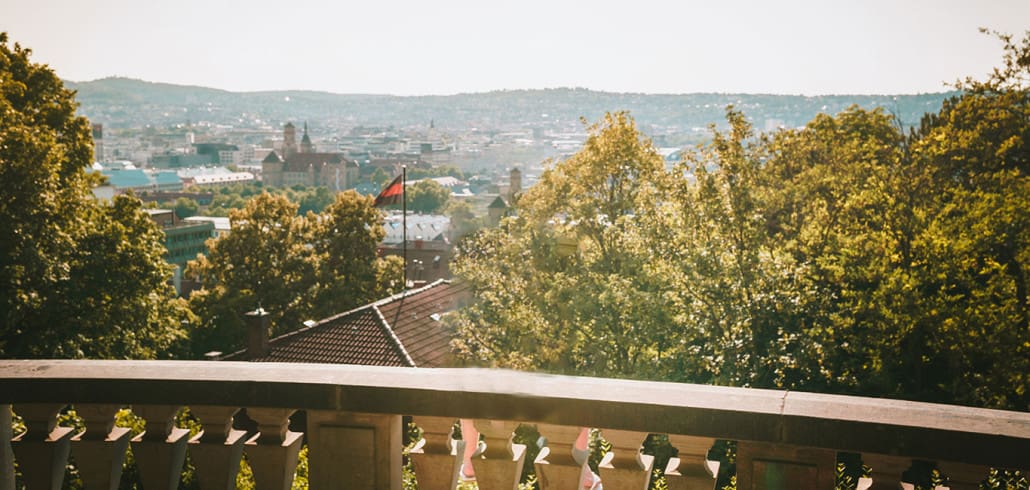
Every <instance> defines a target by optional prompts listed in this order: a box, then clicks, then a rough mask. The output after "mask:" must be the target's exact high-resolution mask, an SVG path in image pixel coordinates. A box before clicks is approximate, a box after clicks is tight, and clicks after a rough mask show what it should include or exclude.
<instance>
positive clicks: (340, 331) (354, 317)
mask: <svg viewBox="0 0 1030 490" xmlns="http://www.w3.org/2000/svg"><path fill="white" fill-rule="evenodd" d="M268 344H269V347H270V350H269V352H268V355H266V356H264V357H259V358H256V359H250V360H251V361H257V362H313V363H324V364H367V365H372V366H411V363H410V362H409V361H408V359H407V356H405V355H404V353H403V352H401V351H400V350H399V349H398V346H397V343H396V342H395V341H393V339H391V338H390V335H388V334H387V333H386V332H384V331H383V326H382V322H381V321H380V319H379V315H378V314H377V313H376V311H375V310H374V309H372V308H369V307H367V306H365V307H362V308H359V309H357V310H353V311H349V312H347V313H344V314H342V315H339V316H335V317H330V318H327V319H325V320H322V321H320V322H318V323H316V324H315V325H312V326H311V327H307V328H304V329H301V330H298V331H296V332H293V333H289V334H286V335H283V336H281V337H277V338H275V339H272V340H271V341H269V343H268ZM244 357H246V356H245V354H244V355H243V356H242V357H238V358H239V359H242V358H244ZM232 358H233V359H236V358H237V356H236V354H234V355H233V356H232Z"/></svg>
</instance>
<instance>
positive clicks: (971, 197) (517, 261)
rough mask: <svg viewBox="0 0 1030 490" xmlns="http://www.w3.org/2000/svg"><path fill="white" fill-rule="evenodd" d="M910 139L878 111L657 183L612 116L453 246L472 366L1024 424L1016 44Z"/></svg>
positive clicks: (1023, 198)
mask: <svg viewBox="0 0 1030 490" xmlns="http://www.w3.org/2000/svg"><path fill="white" fill-rule="evenodd" d="M999 37H1000V39H1001V40H1002V42H1003V43H1004V46H1005V53H1006V54H1005V57H1004V64H1003V66H1002V67H1000V68H998V69H997V70H995V72H994V73H993V75H992V76H991V77H989V78H988V79H987V80H986V81H982V82H981V81H975V80H965V81H962V82H960V83H959V86H958V88H960V89H961V90H962V91H961V92H960V93H959V95H957V96H955V97H954V98H952V99H950V100H948V101H947V102H946V103H945V104H944V106H943V107H942V109H941V110H940V111H939V112H938V113H936V114H930V115H927V117H926V118H924V120H923V122H922V124H921V125H920V127H918V128H915V129H914V130H913V131H912V132H911V133H910V134H907V135H906V134H904V133H903V132H902V131H901V130H900V128H899V126H900V125H899V124H898V122H897V121H896V120H895V119H894V118H893V117H892V116H890V115H887V114H885V113H884V112H883V111H881V110H872V111H869V110H864V109H861V108H858V107H852V108H850V109H847V110H845V111H843V112H841V113H839V114H837V115H836V116H818V117H816V118H815V119H813V120H812V121H811V122H809V123H808V124H807V125H806V126H805V127H804V128H803V129H798V130H783V131H779V132H776V133H774V134H771V135H762V136H756V135H755V134H754V133H753V131H752V128H751V127H750V125H749V123H748V122H747V119H746V118H745V117H744V115H743V114H741V113H739V112H737V111H736V110H734V109H732V108H730V109H728V110H727V113H726V119H727V122H728V125H727V128H728V129H726V130H724V131H715V130H714V129H713V137H712V141H711V142H710V143H708V144H706V145H703V146H701V147H699V148H697V149H696V150H695V151H693V152H688V155H687V156H686V158H685V160H684V161H683V162H682V163H681V164H679V165H678V166H676V167H675V168H673V169H672V170H671V171H666V170H665V168H664V167H663V165H662V162H661V159H660V158H657V157H656V156H655V154H654V150H653V148H651V146H650V143H649V142H648V141H647V139H646V138H644V137H643V136H642V135H641V134H640V133H639V131H638V130H637V129H636V127H635V125H634V124H633V121H632V119H630V118H629V117H628V116H627V115H626V114H608V115H606V116H605V117H604V118H603V119H602V120H601V121H600V122H598V123H597V124H595V125H593V126H590V127H589V128H588V129H589V132H590V137H589V138H588V140H587V142H586V144H585V145H584V147H583V149H582V150H581V151H580V152H579V153H578V154H576V155H574V156H573V157H571V158H569V159H567V160H564V161H561V162H556V163H552V164H551V166H550V167H549V168H547V169H546V170H545V172H544V174H543V175H542V176H541V179H540V182H539V184H537V185H536V186H534V187H533V188H531V189H530V190H528V191H527V192H526V193H525V194H524V195H523V196H522V198H521V199H520V200H519V201H518V203H517V204H516V207H515V213H514V216H512V217H509V218H507V219H505V220H503V221H502V223H501V225H500V226H499V227H498V228H495V229H488V230H483V231H481V232H479V233H477V234H475V235H473V236H472V237H470V238H469V239H468V240H466V241H465V242H463V246H462V248H461V251H460V252H461V253H460V255H459V257H458V260H457V263H456V264H455V270H456V271H457V272H458V273H459V275H461V276H462V277H464V278H465V279H466V280H468V281H469V282H470V283H471V284H472V285H473V288H472V289H473V291H476V294H477V299H478V301H477V302H476V303H475V304H473V305H472V306H471V307H469V308H467V309H465V310H463V312H461V313H460V314H459V315H457V316H456V317H455V318H454V319H453V320H452V321H453V323H454V326H455V328H456V331H457V332H458V339H457V340H456V341H455V347H456V348H457V349H458V350H459V352H460V353H461V354H462V355H463V356H465V357H466V358H467V359H468V360H470V361H473V362H485V363H490V364H494V365H500V366H508V367H516V368H526V369H543V370H549V371H559V372H570V373H578V374H592V375H602V376H625V377H641V378H651V379H668V380H680V381H691V382H702V383H715V384H727V385H738V386H756V387H776V388H789V389H804V390H813V391H829V392H839V393H862V394H869V395H881V396H892V397H900V398H912V399H920V400H929V401H938V402H946V403H960V404H970V405H979V406H987V407H999V408H1014V409H1018V410H1026V409H1027V408H1028V406H1030V393H1028V391H1030V374H1028V373H1030V351H1028V349H1030V324H1028V322H1030V300H1028V296H1027V294H1028V287H1027V284H1028V280H1030V277H1028V271H1027V267H1028V265H1027V264H1028V261H1030V247H1028V245H1030V175H1028V172H1030V149H1028V148H1027V141H1030V104H1028V102H1030V86H1028V82H1030V35H1028V36H1027V37H1026V38H1024V39H1023V40H1022V41H1020V42H1016V41H1015V40H1014V39H1013V38H1012V37H1010V36H1005V35H1001V36H999Z"/></svg>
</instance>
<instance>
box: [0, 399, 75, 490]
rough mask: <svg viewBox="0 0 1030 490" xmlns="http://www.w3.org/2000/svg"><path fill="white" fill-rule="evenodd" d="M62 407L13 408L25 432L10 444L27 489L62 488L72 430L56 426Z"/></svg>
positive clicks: (19, 406)
mask: <svg viewBox="0 0 1030 490" xmlns="http://www.w3.org/2000/svg"><path fill="white" fill-rule="evenodd" d="M63 407H64V405H62V404H42V403H30V404H24V405H15V407H14V409H15V411H16V412H17V413H18V414H19V415H21V417H22V419H24V420H25V427H26V428H27V429H28V431H27V432H25V433H24V434H22V435H21V436H19V437H18V438H17V439H14V441H13V442H14V444H13V446H14V455H15V457H16V458H17V460H18V466H19V468H21V474H22V478H23V479H24V481H25V487H26V488H31V489H32V490H36V489H38V488H50V489H53V490H59V489H60V488H61V483H62V482H63V481H64V471H65V465H66V464H67V463H68V453H69V451H70V449H71V447H70V445H69V443H70V442H71V438H72V435H73V434H72V431H73V430H74V429H72V428H71V427H58V426H57V414H58V412H59V411H60V410H61V408H63ZM9 425H10V424H8V426H9ZM8 430H9V429H8Z"/></svg>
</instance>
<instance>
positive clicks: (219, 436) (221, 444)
mask: <svg viewBox="0 0 1030 490" xmlns="http://www.w3.org/2000/svg"><path fill="white" fill-rule="evenodd" d="M237 411H239V409H238V408H235V407H213V406H203V405H194V406H191V407H190V412H191V413H192V414H193V416H194V417H197V419H199V420H200V422H201V423H202V424H204V431H203V432H201V433H200V434H197V435H196V436H194V437H193V438H191V439H190V441H189V448H190V455H191V456H192V460H193V466H194V467H195V468H196V473H195V474H196V478H197V481H198V482H199V483H200V488H222V489H226V490H233V489H235V488H236V474H237V473H239V472H240V459H241V458H242V457H243V443H245V442H246V441H247V437H246V436H247V432H246V431H243V430H236V429H233V428H232V419H233V415H235V414H236V412H237Z"/></svg>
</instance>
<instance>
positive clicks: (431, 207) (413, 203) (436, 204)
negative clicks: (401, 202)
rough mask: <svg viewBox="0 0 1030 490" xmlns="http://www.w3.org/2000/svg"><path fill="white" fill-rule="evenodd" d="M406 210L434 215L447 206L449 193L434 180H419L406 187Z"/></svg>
mask: <svg viewBox="0 0 1030 490" xmlns="http://www.w3.org/2000/svg"><path fill="white" fill-rule="evenodd" d="M405 192H407V193H408V197H407V199H408V209H409V210H411V211H415V212H419V213H426V214H429V213H435V212H437V211H439V210H440V209H443V207H444V206H445V205H446V204H447V201H448V200H450V198H451V191H450V190H448V189H447V188H446V187H444V186H442V185H440V184H439V183H438V182H436V181H435V180H428V179H427V180H420V181H418V182H415V183H414V184H411V185H408V186H407V188H406V189H405Z"/></svg>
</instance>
